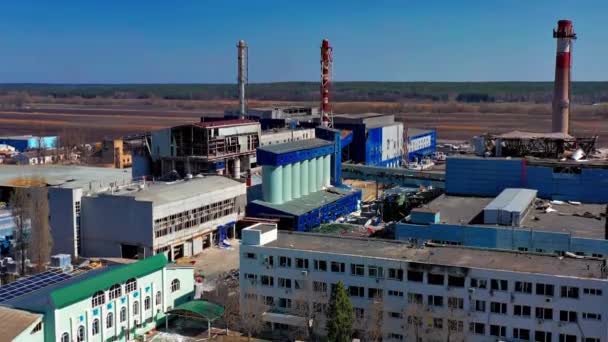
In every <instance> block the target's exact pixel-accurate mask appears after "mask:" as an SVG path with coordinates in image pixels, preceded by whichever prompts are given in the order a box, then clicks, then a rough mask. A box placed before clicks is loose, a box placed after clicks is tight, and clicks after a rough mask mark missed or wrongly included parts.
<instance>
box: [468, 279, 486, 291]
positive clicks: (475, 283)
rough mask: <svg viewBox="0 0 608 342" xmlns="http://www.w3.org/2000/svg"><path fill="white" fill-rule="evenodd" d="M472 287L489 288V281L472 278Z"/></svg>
mask: <svg viewBox="0 0 608 342" xmlns="http://www.w3.org/2000/svg"><path fill="white" fill-rule="evenodd" d="M471 287H473V288H478V289H486V288H488V281H487V280H486V279H479V278H471Z"/></svg>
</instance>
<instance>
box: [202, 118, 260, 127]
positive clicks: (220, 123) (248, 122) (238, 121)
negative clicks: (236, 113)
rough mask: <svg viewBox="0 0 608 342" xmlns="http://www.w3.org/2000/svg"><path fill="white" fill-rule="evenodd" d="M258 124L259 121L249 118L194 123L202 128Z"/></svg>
mask: <svg viewBox="0 0 608 342" xmlns="http://www.w3.org/2000/svg"><path fill="white" fill-rule="evenodd" d="M254 124H258V122H257V121H253V120H248V119H229V120H211V121H201V122H196V123H193V124H192V125H194V126H196V127H201V128H210V127H230V126H243V125H254Z"/></svg>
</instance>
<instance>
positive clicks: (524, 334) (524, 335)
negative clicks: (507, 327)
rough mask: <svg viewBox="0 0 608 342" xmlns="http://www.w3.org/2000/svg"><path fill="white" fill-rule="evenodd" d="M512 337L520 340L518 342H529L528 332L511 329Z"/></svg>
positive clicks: (526, 330)
mask: <svg viewBox="0 0 608 342" xmlns="http://www.w3.org/2000/svg"><path fill="white" fill-rule="evenodd" d="M513 337H514V338H517V339H520V340H524V341H529V340H530V330H528V329H521V328H513Z"/></svg>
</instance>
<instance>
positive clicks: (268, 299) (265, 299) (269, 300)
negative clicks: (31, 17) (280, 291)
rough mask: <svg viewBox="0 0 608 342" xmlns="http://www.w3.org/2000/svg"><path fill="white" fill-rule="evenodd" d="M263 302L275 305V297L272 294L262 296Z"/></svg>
mask: <svg viewBox="0 0 608 342" xmlns="http://www.w3.org/2000/svg"><path fill="white" fill-rule="evenodd" d="M262 302H263V303H264V305H268V306H273V305H274V297H272V296H262Z"/></svg>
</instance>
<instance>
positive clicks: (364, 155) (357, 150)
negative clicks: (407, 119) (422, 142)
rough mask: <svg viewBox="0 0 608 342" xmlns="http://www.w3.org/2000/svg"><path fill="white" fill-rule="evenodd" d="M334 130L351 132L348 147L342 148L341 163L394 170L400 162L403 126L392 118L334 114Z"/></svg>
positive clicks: (372, 115)
mask: <svg viewBox="0 0 608 342" xmlns="http://www.w3.org/2000/svg"><path fill="white" fill-rule="evenodd" d="M333 120H334V127H335V128H338V129H342V130H349V131H352V132H353V133H352V134H353V137H352V143H351V144H349V145H348V146H346V147H345V148H344V151H343V158H342V160H343V161H352V162H354V163H362V164H366V165H374V166H388V167H397V166H399V165H401V161H402V158H403V140H404V139H403V123H401V122H395V116H394V115H386V114H376V113H367V114H336V115H334V118H333Z"/></svg>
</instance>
